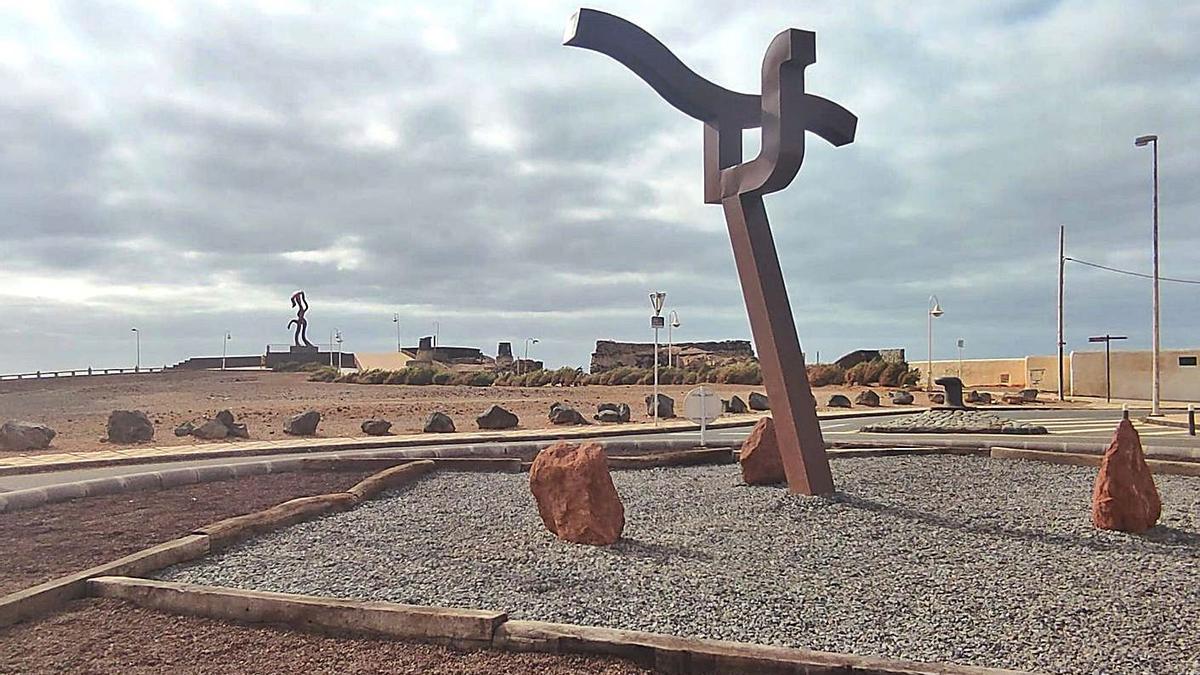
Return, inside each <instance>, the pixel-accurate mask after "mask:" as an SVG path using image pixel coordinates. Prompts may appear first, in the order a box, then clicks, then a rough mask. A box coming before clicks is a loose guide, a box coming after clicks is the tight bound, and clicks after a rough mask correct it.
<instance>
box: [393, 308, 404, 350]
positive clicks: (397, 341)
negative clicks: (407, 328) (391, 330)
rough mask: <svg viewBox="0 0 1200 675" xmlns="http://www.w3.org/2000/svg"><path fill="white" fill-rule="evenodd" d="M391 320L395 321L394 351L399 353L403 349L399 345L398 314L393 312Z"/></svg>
mask: <svg viewBox="0 0 1200 675" xmlns="http://www.w3.org/2000/svg"><path fill="white" fill-rule="evenodd" d="M392 321H395V322H396V353H397V354H399V353H400V352H401V351H403V350H402V349H401V347H400V315H399V314H393V315H392Z"/></svg>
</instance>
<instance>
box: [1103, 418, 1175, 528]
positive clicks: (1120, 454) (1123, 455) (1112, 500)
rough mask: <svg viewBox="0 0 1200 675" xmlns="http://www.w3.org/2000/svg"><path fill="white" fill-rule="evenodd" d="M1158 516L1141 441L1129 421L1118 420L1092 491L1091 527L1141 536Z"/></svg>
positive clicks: (1159, 503) (1158, 505)
mask: <svg viewBox="0 0 1200 675" xmlns="http://www.w3.org/2000/svg"><path fill="white" fill-rule="evenodd" d="M1161 512H1162V501H1160V500H1159V498H1158V488H1156V487H1154V477H1153V476H1151V475H1150V467H1148V466H1146V456H1145V455H1144V454H1143V453H1142V440H1141V438H1139V437H1138V432H1137V430H1136V429H1134V428H1133V424H1132V423H1130V421H1129V420H1121V424H1120V425H1118V426H1117V433H1115V434H1113V440H1112V443H1111V444H1110V445H1109V446H1108V450H1106V451H1105V452H1104V459H1103V460H1101V462H1100V474H1099V475H1097V476H1096V487H1095V488H1094V489H1093V490H1092V524H1093V525H1095V526H1096V527H1098V528H1100V529H1103V530H1121V531H1123V532H1145V531H1146V530H1148V529H1150V528H1152V527H1154V524H1155V523H1156V522H1158V516H1159V514H1160V513H1161Z"/></svg>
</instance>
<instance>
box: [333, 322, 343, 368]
mask: <svg viewBox="0 0 1200 675" xmlns="http://www.w3.org/2000/svg"><path fill="white" fill-rule="evenodd" d="M333 339H334V340H337V367H338V370H341V369H342V331H340V330H338V329H336V328H334V329H333Z"/></svg>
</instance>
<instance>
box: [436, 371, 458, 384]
mask: <svg viewBox="0 0 1200 675" xmlns="http://www.w3.org/2000/svg"><path fill="white" fill-rule="evenodd" d="M452 379H454V373H452V372H450V371H448V370H439V371H437V372H436V373H434V374H433V383H434V384H450V381H451V380H452Z"/></svg>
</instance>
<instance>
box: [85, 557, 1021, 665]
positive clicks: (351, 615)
mask: <svg viewBox="0 0 1200 675" xmlns="http://www.w3.org/2000/svg"><path fill="white" fill-rule="evenodd" d="M87 592H88V593H89V594H91V595H94V596H97V597H105V598H116V599H120V600H125V601H127V602H130V603H132V604H135V605H138V606H142V607H151V608H154V609H158V610H162V611H167V612H174V613H176V614H185V615H189V616H201V617H207V618H212V619H219V620H225V621H239V622H251V623H272V624H285V625H287V626H290V627H292V628H295V629H300V630H313V629H317V630H321V631H326V632H332V633H335V634H339V635H345V634H350V635H368V636H380V635H383V636H387V637H393V638H400V639H408V640H418V641H422V642H432V643H436V644H447V645H452V646H458V647H474V648H480V647H491V648H495V649H504V650H509V651H524V652H528V651H534V652H549V653H558V654H564V653H578V654H600V655H610V656H620V657H624V658H628V659H631V660H633V661H636V662H638V663H641V664H643V665H646V666H650V667H653V668H654V669H655V670H656V671H657V672H662V673H678V674H687V673H754V674H756V675H759V674H764V673H789V674H799V673H804V674H806V675H815V674H818V673H821V674H827V675H834V674H838V675H845V674H852V673H858V674H864V675H865V674H867V673H871V674H878V675H1002V674H1008V675H1012V674H1014V673H1015V672H1016V671H1007V670H996V669H989V668H978V667H974V666H960V665H954V664H941V663H918V662H914V661H902V660H894V659H886V658H880V657H869V656H855V655H852V654H833V653H829V652H816V651H810V650H806V649H791V648H786V647H771V646H767V645H756V644H748V643H740V642H726V641H718V640H700V639H689V638H680V637H675V636H672V635H664V634H660V633H644V632H638V631H627V630H618V629H613V628H602V627H595V626H576V625H569V624H554V623H544V622H540V621H513V620H509V619H508V615H507V613H505V612H500V611H486V610H475V609H448V608H441V607H426V606H415V605H399V604H393V603H388V602H366V601H358V600H345V599H341V598H328V597H318V596H308V595H292V594H288V593H272V592H263V591H247V590H242V589H236V588H226V587H218V586H199V585H194V584H181V583H175V582H167V581H151V580H147V579H129V578H122V577H115V576H109V577H99V578H93V579H91V580H89V581H88V582H87Z"/></svg>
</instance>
